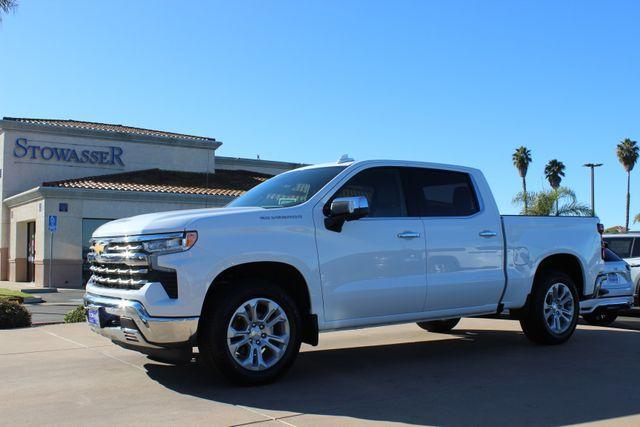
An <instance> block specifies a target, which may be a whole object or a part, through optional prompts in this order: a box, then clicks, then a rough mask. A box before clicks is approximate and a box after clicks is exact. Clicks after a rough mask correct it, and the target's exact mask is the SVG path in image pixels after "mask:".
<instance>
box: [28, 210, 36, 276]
mask: <svg viewBox="0 0 640 427" xmlns="http://www.w3.org/2000/svg"><path fill="white" fill-rule="evenodd" d="M35 261H36V223H35V222H34V221H32V222H28V223H27V282H34V281H35V279H36V263H35Z"/></svg>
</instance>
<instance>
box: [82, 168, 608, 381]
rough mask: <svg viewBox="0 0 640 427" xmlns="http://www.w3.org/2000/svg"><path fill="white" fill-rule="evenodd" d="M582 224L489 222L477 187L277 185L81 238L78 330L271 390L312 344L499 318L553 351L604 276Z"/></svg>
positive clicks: (448, 181) (437, 177)
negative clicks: (324, 336) (86, 264)
mask: <svg viewBox="0 0 640 427" xmlns="http://www.w3.org/2000/svg"><path fill="white" fill-rule="evenodd" d="M599 230H601V227H600V226H599V224H598V219H597V218H594V217H581V218H578V217H563V218H558V217H523V216H501V215H500V214H499V212H498V208H497V206H496V203H495V201H494V198H493V195H492V193H491V191H490V189H489V186H488V185H487V182H486V180H485V178H484V176H483V174H482V173H481V172H480V171H479V170H477V169H472V168H467V167H460V166H449V165H441V164H430V163H419V162H404V161H362V162H346V163H336V164H325V165H317V166H310V167H305V168H301V169H297V170H294V171H290V172H286V173H283V174H281V175H278V176H276V177H274V178H271V179H270V180H268V181H266V182H264V183H262V184H260V185H258V186H257V187H255V188H254V189H252V190H250V191H249V192H247V193H246V194H244V195H243V196H241V197H239V198H238V199H236V200H234V201H233V202H232V203H230V204H229V205H228V206H227V207H225V208H219V209H198V210H186V211H175V212H165V213H157V214H148V215H141V216H136V217H131V218H125V219H121V220H116V221H112V222H109V223H107V224H105V225H103V226H102V227H100V228H99V229H98V230H96V232H95V233H94V235H93V238H92V239H93V242H92V252H91V253H90V254H89V261H90V262H91V271H92V272H93V275H92V277H91V279H90V280H89V281H88V283H87V288H86V296H85V306H86V308H87V312H88V321H89V323H90V325H91V327H92V328H93V329H94V330H95V331H96V332H98V333H100V334H102V335H104V336H106V337H109V338H110V339H112V340H113V341H114V342H116V343H118V344H120V345H122V346H125V347H128V348H132V349H136V350H139V351H142V352H144V353H147V354H152V355H155V356H156V357H163V356H164V357H166V358H169V357H191V354H192V348H193V347H194V346H197V347H198V352H199V358H200V359H201V360H202V361H203V362H204V363H205V364H206V365H208V366H210V367H217V369H218V371H219V372H221V373H222V374H224V375H225V376H227V377H228V378H230V379H231V380H233V381H235V382H239V383H244V384H256V383H264V382H267V381H271V380H273V379H275V378H276V377H278V376H279V375H281V374H283V373H284V372H285V371H286V370H287V369H288V368H289V367H290V366H291V364H292V363H293V361H294V359H295V357H296V355H297V353H298V351H299V348H300V344H301V342H306V343H310V344H312V345H315V344H317V342H318V334H319V332H323V331H330V330H338V329H350V328H361V327H367V326H375V325H386V324H394V323H408V322H416V323H418V325H420V326H421V327H423V328H424V329H427V330H430V331H438V332H447V331H449V330H450V329H451V328H453V327H454V326H455V325H456V323H457V322H458V320H459V319H460V318H461V317H465V316H479V315H487V314H495V313H504V312H508V313H510V314H511V315H512V316H513V317H514V318H518V319H519V320H520V323H521V325H522V328H523V330H524V333H525V334H526V336H527V337H528V338H530V339H531V340H532V341H534V342H536V343H541V344H559V343H562V342H564V341H566V340H567V339H569V337H570V336H571V335H572V334H573V331H574V329H575V327H576V323H577V321H578V316H579V313H580V302H581V301H588V300H590V299H592V298H593V296H594V294H595V293H597V291H598V290H597V286H598V284H597V282H598V277H599V274H600V272H601V270H602V267H603V259H602V247H603V244H602V241H601V234H600V233H599Z"/></svg>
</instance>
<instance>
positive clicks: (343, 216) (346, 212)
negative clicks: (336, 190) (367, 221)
mask: <svg viewBox="0 0 640 427" xmlns="http://www.w3.org/2000/svg"><path fill="white" fill-rule="evenodd" d="M368 214H369V202H368V201H367V198H366V197H364V196H357V197H339V198H337V199H334V200H333V201H332V202H331V206H330V207H329V212H328V216H327V218H325V220H324V224H325V227H327V229H328V230H332V231H336V232H340V231H342V226H343V225H344V223H345V222H346V221H355V220H357V219H360V218H362V217H365V216H367V215H368Z"/></svg>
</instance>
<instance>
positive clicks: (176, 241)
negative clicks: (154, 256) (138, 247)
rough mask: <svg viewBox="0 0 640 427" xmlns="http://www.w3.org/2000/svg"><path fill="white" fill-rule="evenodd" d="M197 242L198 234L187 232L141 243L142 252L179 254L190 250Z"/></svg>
mask: <svg viewBox="0 0 640 427" xmlns="http://www.w3.org/2000/svg"><path fill="white" fill-rule="evenodd" d="M197 240H198V233H197V232H195V231H188V232H186V233H184V234H182V235H176V236H171V237H165V238H162V239H157V240H149V241H146V242H142V246H143V247H144V250H145V251H147V252H150V253H162V252H181V251H186V250H189V249H191V247H192V246H193V245H195V243H196V241H197Z"/></svg>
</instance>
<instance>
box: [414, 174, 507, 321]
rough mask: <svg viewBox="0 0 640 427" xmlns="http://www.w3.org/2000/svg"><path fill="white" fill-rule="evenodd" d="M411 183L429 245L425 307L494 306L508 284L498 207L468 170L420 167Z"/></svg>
mask: <svg viewBox="0 0 640 427" xmlns="http://www.w3.org/2000/svg"><path fill="white" fill-rule="evenodd" d="M411 182H412V183H413V192H414V194H415V200H416V205H415V206H414V209H417V210H418V213H419V215H420V217H421V219H422V222H423V224H424V229H425V237H426V245H427V298H426V306H425V309H426V311H429V312H434V311H443V310H459V311H460V312H462V313H464V312H474V311H487V310H493V308H495V307H497V304H498V302H499V300H500V297H501V295H502V291H503V289H504V283H505V282H504V272H503V247H502V226H501V222H500V215H499V213H498V212H497V208H495V206H492V205H491V204H488V203H487V204H484V203H483V201H482V199H481V198H480V197H479V195H480V192H479V191H478V190H477V187H476V185H475V184H474V182H473V180H472V177H471V176H470V175H469V174H468V173H466V172H462V171H452V170H446V169H422V168H415V169H412V178H411ZM487 191H488V189H487Z"/></svg>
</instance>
